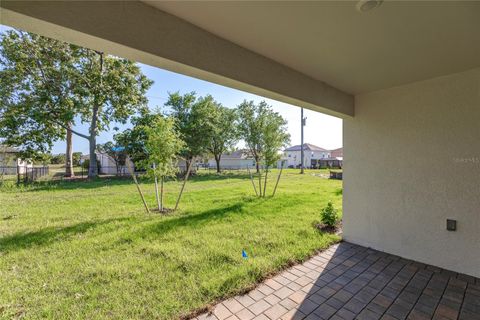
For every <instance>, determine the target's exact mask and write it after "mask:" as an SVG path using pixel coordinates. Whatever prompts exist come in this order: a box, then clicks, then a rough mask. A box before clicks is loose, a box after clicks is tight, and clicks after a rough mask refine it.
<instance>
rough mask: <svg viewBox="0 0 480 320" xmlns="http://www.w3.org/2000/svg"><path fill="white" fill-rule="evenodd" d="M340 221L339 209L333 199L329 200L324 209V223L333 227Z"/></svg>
mask: <svg viewBox="0 0 480 320" xmlns="http://www.w3.org/2000/svg"><path fill="white" fill-rule="evenodd" d="M337 221H338V211H337V209H335V208H334V207H333V203H332V201H328V203H327V206H326V207H325V208H323V209H322V222H323V224H324V225H326V226H329V227H333V226H335V225H336V224H337Z"/></svg>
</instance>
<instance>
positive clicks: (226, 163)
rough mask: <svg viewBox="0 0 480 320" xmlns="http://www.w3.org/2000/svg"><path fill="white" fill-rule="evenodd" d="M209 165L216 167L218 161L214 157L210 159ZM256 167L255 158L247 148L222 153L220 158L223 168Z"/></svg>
mask: <svg viewBox="0 0 480 320" xmlns="http://www.w3.org/2000/svg"><path fill="white" fill-rule="evenodd" d="M208 167H209V168H216V167H217V163H216V162H215V159H214V158H211V159H208ZM248 167H250V168H251V167H255V159H254V158H253V156H252V155H251V154H250V152H249V150H247V149H240V150H236V151H233V152H229V153H224V154H222V157H221V158H220V168H221V169H246V168H248Z"/></svg>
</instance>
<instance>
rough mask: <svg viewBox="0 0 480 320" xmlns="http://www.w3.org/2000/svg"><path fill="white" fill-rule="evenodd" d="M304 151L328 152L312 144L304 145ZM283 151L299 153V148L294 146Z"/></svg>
mask: <svg viewBox="0 0 480 320" xmlns="http://www.w3.org/2000/svg"><path fill="white" fill-rule="evenodd" d="M303 150H304V151H328V150H327V149H323V148H320V147H318V146H316V145H314V144H310V143H304V144H303ZM285 151H301V146H300V145H296V146H293V147H290V148H287V149H285Z"/></svg>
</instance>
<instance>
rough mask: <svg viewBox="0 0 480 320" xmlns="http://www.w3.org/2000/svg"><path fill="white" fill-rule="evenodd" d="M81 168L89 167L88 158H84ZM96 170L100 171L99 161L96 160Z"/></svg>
mask: <svg viewBox="0 0 480 320" xmlns="http://www.w3.org/2000/svg"><path fill="white" fill-rule="evenodd" d="M82 168H83V169H86V170H88V168H90V159H85V161H83V163H82ZM97 171H98V173H100V161H99V160H97Z"/></svg>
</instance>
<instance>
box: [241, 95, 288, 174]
mask: <svg viewBox="0 0 480 320" xmlns="http://www.w3.org/2000/svg"><path fill="white" fill-rule="evenodd" d="M238 114H239V126H238V129H239V132H240V134H241V137H242V138H243V140H244V141H245V144H246V145H247V147H248V149H249V150H250V152H251V153H252V155H253V157H254V158H255V162H256V163H257V172H259V170H260V163H263V164H264V165H266V166H267V168H268V167H269V166H273V165H275V162H276V161H277V160H278V159H280V154H279V153H278V151H279V150H280V149H281V148H282V147H285V146H286V145H287V144H288V143H289V142H290V134H288V132H287V121H286V120H285V119H283V117H282V116H281V115H280V114H279V113H277V112H274V111H273V110H272V108H271V107H270V106H269V105H268V104H267V103H266V102H265V101H261V102H260V103H258V104H255V103H254V102H253V101H243V102H242V103H241V104H240V105H239V106H238Z"/></svg>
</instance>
